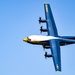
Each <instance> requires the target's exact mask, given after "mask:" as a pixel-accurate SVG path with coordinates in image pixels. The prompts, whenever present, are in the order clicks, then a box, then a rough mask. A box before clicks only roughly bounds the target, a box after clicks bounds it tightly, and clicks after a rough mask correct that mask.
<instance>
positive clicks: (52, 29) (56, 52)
mask: <svg viewBox="0 0 75 75" xmlns="http://www.w3.org/2000/svg"><path fill="white" fill-rule="evenodd" d="M44 8H45V17H46V25H47V30H48V35H49V36H55V37H58V33H57V28H56V25H55V22H54V19H53V15H52V12H51V8H50V5H49V4H44ZM49 43H50V47H51V53H52V57H53V62H54V66H55V70H56V71H61V54H60V44H59V40H57V39H55V40H50V41H49Z"/></svg>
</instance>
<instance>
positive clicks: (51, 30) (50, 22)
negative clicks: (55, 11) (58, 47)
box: [44, 4, 58, 36]
mask: <svg viewBox="0 0 75 75" xmlns="http://www.w3.org/2000/svg"><path fill="white" fill-rule="evenodd" d="M44 8H45V17H46V25H47V29H48V35H51V36H58V32H57V28H56V25H55V22H54V18H53V15H52V11H51V8H50V5H49V4H44Z"/></svg>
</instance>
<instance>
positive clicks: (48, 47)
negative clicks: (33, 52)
mask: <svg viewBox="0 0 75 75" xmlns="http://www.w3.org/2000/svg"><path fill="white" fill-rule="evenodd" d="M43 48H45V49H50V48H51V47H50V46H45V45H43Z"/></svg>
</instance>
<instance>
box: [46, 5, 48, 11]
mask: <svg viewBox="0 0 75 75" xmlns="http://www.w3.org/2000/svg"><path fill="white" fill-rule="evenodd" d="M46 12H48V6H47V4H46Z"/></svg>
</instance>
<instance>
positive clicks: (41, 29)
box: [40, 26, 48, 33]
mask: <svg viewBox="0 0 75 75" xmlns="http://www.w3.org/2000/svg"><path fill="white" fill-rule="evenodd" d="M40 31H41V33H42V32H47V31H48V30H47V29H43V27H42V26H41V27H40Z"/></svg>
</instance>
